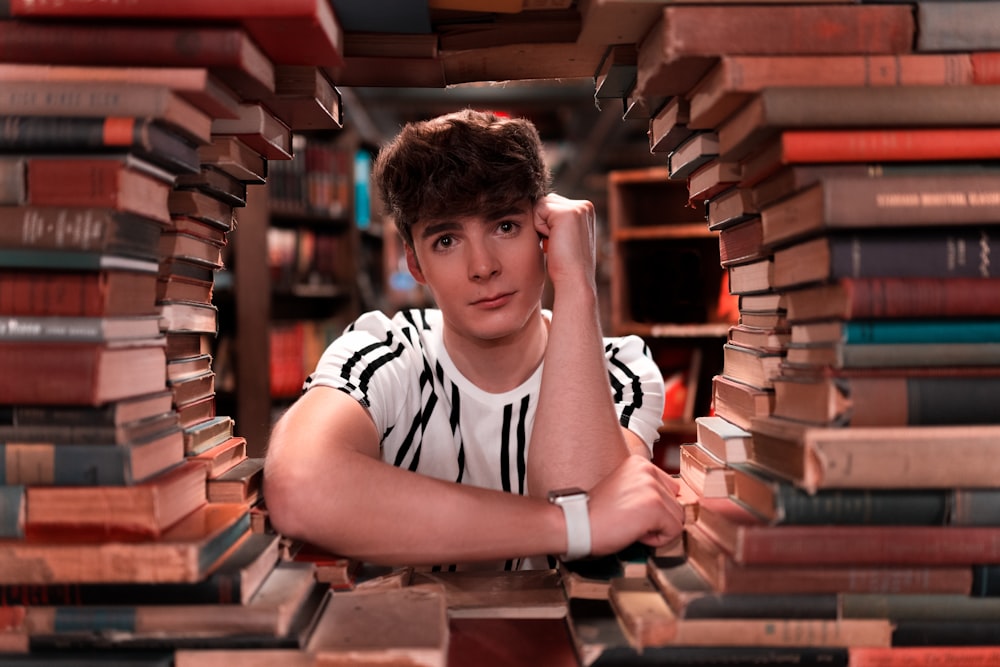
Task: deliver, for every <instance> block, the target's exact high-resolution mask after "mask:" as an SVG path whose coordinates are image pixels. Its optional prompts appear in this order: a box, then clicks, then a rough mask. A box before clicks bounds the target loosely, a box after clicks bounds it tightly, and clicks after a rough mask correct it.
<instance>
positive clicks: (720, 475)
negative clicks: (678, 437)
mask: <svg viewBox="0 0 1000 667" xmlns="http://www.w3.org/2000/svg"><path fill="white" fill-rule="evenodd" d="M678 470H679V471H680V475H681V479H683V480H684V481H685V482H687V484H688V486H690V487H691V488H692V489H694V491H695V493H697V494H698V496H699V498H727V497H729V486H730V479H731V477H732V473H731V471H730V470H729V468H728V467H727V464H726V462H725V461H722V460H720V459H718V458H716V457H715V456H714V455H712V454H711V453H710V452H709V451H708V450H706V449H705V448H703V447H701V446H700V445H699V444H697V443H688V444H684V445H680V463H679V467H678Z"/></svg>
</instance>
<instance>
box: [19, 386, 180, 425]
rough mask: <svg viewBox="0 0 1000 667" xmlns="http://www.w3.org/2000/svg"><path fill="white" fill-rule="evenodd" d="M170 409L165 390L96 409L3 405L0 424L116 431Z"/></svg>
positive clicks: (169, 397) (107, 404)
mask: <svg viewBox="0 0 1000 667" xmlns="http://www.w3.org/2000/svg"><path fill="white" fill-rule="evenodd" d="M171 409H172V404H171V396H170V393H169V392H168V391H166V390H164V391H158V392H154V393H151V394H145V395H142V396H135V397H133V398H126V399H122V400H119V401H112V402H110V403H106V404H103V405H101V406H99V407H89V406H88V407H77V406H64V405H3V406H0V423H3V424H5V425H10V426H53V427H58V426H79V427H85V426H92V427H106V428H110V429H116V428H118V427H121V426H124V425H126V424H130V423H132V422H137V421H142V420H146V419H151V418H156V417H157V416H159V415H163V414H166V413H169V412H170V410H171Z"/></svg>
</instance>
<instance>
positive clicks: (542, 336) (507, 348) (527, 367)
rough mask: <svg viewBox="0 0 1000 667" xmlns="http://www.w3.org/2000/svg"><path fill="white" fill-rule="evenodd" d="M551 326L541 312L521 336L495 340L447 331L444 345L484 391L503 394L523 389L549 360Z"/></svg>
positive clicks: (514, 335) (462, 368) (465, 373)
mask: <svg viewBox="0 0 1000 667" xmlns="http://www.w3.org/2000/svg"><path fill="white" fill-rule="evenodd" d="M548 337H549V324H548V321H547V320H546V319H545V317H543V316H542V313H541V309H540V308H539V310H537V311H536V312H535V314H534V315H532V317H531V318H530V321H529V322H528V324H527V325H526V326H525V327H523V328H522V329H520V330H519V331H518V332H517V333H515V334H512V335H510V336H506V337H504V338H499V339H494V340H481V339H470V338H466V337H463V336H459V335H457V334H455V333H454V332H452V331H451V330H450V329H448V328H447V327H446V328H445V330H444V345H445V348H446V349H447V350H448V355H449V356H450V357H451V360H452V362H453V363H454V364H455V367H456V368H457V369H458V370H459V372H461V373H462V375H464V376H465V377H466V378H467V379H468V380H469V381H470V382H472V383H473V384H475V385H476V386H477V387H479V388H480V389H482V390H483V391H487V392H490V393H492V394H499V393H503V392H505V391H510V390H511V389H513V388H515V387H517V386H519V385H520V384H522V383H523V382H525V381H526V380H527V379H528V378H529V377H531V374H532V373H534V372H535V370H536V369H537V368H538V365H539V364H541V363H542V359H543V358H544V357H545V346H546V344H547V343H548Z"/></svg>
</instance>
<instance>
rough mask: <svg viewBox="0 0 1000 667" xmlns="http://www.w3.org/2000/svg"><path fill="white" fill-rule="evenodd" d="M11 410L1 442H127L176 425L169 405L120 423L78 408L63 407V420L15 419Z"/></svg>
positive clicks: (3, 425) (2, 427)
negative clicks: (65, 408) (99, 419)
mask: <svg viewBox="0 0 1000 667" xmlns="http://www.w3.org/2000/svg"><path fill="white" fill-rule="evenodd" d="M21 409H23V408H21ZM39 412H43V410H39ZM44 412H52V410H51V409H49V410H44ZM11 413H12V414H11V419H10V420H9V422H8V423H0V442H20V443H35V442H38V443H48V444H53V443H54V444H90V445H106V444H115V445H127V444H129V443H133V442H145V441H147V440H150V439H152V438H155V437H159V436H160V435H163V434H164V433H167V432H169V431H174V430H176V429H177V427H178V418H177V413H176V412H175V411H174V410H172V409H171V408H170V407H169V406H168V407H167V409H165V410H163V411H161V412H158V413H156V414H153V415H150V416H147V417H143V418H140V419H134V420H131V421H128V422H124V423H121V424H111V423H107V422H104V423H101V422H100V421H98V420H97V419H94V418H90V417H89V415H86V414H82V413H81V412H80V411H79V410H77V411H70V410H66V411H65V413H64V415H61V416H60V418H61V419H62V420H63V421H62V422H55V421H50V422H43V423H37V422H36V423H31V422H27V423H26V422H25V420H24V419H20V420H19V421H15V420H16V419H17V418H18V410H17V408H15V409H12V411H11ZM70 415H76V416H78V418H77V420H76V421H75V422H70V421H68V419H69V416H70Z"/></svg>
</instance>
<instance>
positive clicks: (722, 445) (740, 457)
mask: <svg viewBox="0 0 1000 667" xmlns="http://www.w3.org/2000/svg"><path fill="white" fill-rule="evenodd" d="M694 422H695V429H696V430H695V434H696V436H697V438H698V440H697V442H698V444H699V445H701V446H702V447H703V448H705V450H707V451H708V452H710V453H711V454H712V455H713V456H715V458H717V459H719V460H720V461H724V462H725V463H727V464H731V463H741V462H743V461H746V456H747V448H748V447H749V446H750V442H751V436H750V432H749V431H747V430H745V429H742V428H740V427H739V426H737V425H736V424H734V423H732V422H730V421H728V420H727V419H724V418H723V417H720V416H718V415H711V416H703V417H695V420H694Z"/></svg>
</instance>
